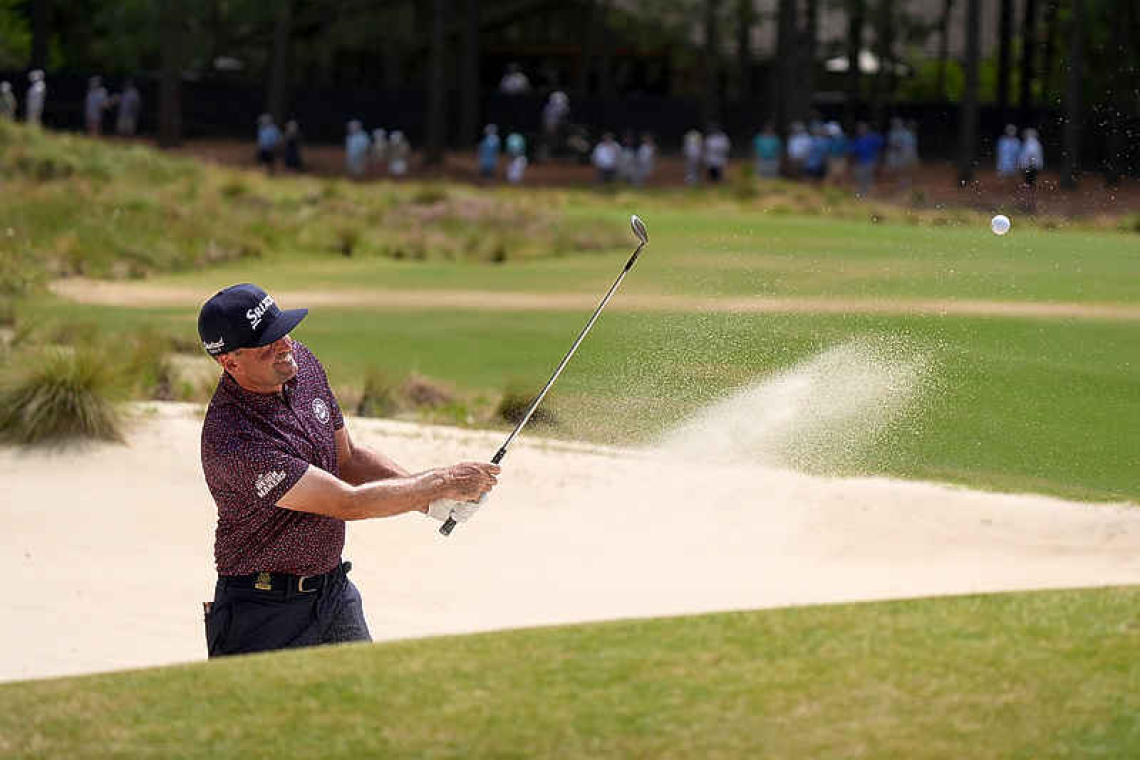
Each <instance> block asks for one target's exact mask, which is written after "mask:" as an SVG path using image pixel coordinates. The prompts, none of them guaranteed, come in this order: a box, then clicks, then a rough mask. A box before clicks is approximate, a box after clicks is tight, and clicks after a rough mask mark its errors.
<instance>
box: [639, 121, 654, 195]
mask: <svg viewBox="0 0 1140 760" xmlns="http://www.w3.org/2000/svg"><path fill="white" fill-rule="evenodd" d="M656 162H657V145H656V143H654V142H653V135H652V134H650V133H649V132H645V133H643V134H642V135H641V145H639V146H637V184H638V186H639V187H640V186H643V185H645V183H646V182H648V181H649V178H650V177H651V176H653V166H654V164H655V163H656Z"/></svg>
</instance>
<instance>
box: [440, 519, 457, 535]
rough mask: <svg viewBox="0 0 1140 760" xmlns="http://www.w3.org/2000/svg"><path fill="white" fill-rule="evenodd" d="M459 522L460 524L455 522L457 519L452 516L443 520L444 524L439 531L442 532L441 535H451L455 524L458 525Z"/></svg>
mask: <svg viewBox="0 0 1140 760" xmlns="http://www.w3.org/2000/svg"><path fill="white" fill-rule="evenodd" d="M458 524H459V523H457V522H455V520H453V519H452V518H450V517H449V518H447V519H446V520H444V522H443V525H441V526H439V533H440V535H441V536H450V535H451V531H452V530H453V529H454V528H455V526H456V525H458Z"/></svg>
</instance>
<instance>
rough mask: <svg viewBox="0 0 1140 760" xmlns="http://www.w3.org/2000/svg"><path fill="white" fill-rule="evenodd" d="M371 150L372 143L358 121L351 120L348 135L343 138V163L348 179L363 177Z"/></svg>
mask: <svg viewBox="0 0 1140 760" xmlns="http://www.w3.org/2000/svg"><path fill="white" fill-rule="evenodd" d="M371 148H372V141H371V140H369V139H368V133H367V132H365V131H364V127H363V126H362V125H361V123H360V122H359V121H357V120H356V119H353V120H352V121H350V122H349V123H348V135H347V136H346V137H345V138H344V162H345V168H346V169H347V170H348V174H349V176H350V177H356V178H360V177H363V176H364V172H365V170H366V169H367V168H368V153H369V150H370V149H371Z"/></svg>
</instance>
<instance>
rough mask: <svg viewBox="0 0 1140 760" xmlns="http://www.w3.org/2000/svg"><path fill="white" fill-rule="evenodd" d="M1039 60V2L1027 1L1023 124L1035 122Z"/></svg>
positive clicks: (1020, 96)
mask: <svg viewBox="0 0 1140 760" xmlns="http://www.w3.org/2000/svg"><path fill="white" fill-rule="evenodd" d="M1036 58H1037V0H1025V17H1024V19H1023V20H1022V22H1021V76H1020V78H1019V83H1020V93H1019V94H1018V98H1017V105H1018V108H1019V112H1020V114H1021V116H1020V121H1021V123H1022V124H1029V123H1030V122H1031V121H1032V120H1033V79H1034V77H1035V75H1036V71H1035V69H1034V65H1033V64H1034V62H1035V61H1036Z"/></svg>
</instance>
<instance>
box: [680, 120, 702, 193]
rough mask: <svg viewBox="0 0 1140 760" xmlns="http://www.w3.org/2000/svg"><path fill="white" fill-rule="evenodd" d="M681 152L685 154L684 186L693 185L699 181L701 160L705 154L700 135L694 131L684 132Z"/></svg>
mask: <svg viewBox="0 0 1140 760" xmlns="http://www.w3.org/2000/svg"><path fill="white" fill-rule="evenodd" d="M681 150H682V152H683V153H684V154H685V184H687V185H695V184H697V183H698V182H700V181H701V160H702V159H703V158H704V154H705V141H704V138H703V137H701V133H700V132H698V131H697V130H695V129H690V130H689V131H688V132H686V133H685V139H684V144H683V145H682V148H681Z"/></svg>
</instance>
